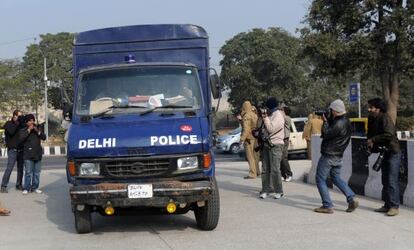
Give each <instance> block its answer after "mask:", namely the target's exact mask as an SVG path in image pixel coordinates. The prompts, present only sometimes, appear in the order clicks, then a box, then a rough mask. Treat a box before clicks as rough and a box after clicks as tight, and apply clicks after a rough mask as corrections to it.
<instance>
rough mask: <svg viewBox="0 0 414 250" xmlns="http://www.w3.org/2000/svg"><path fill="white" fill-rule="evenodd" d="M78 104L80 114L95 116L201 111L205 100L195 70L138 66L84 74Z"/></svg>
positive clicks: (176, 67)
mask: <svg viewBox="0 0 414 250" xmlns="http://www.w3.org/2000/svg"><path fill="white" fill-rule="evenodd" d="M76 102H77V105H76V113H77V114H78V115H94V114H99V113H102V112H105V113H112V114H115V113H132V112H145V111H146V110H148V109H153V110H157V111H159V110H163V106H165V108H168V109H171V108H175V107H176V108H177V109H186V110H188V109H190V110H193V109H200V107H201V102H202V99H201V94H200V84H199V79H198V73H197V69H196V68H193V67H180V66H141V67H139V66H137V67H129V68H123V69H106V70H101V71H93V72H87V73H84V74H83V75H81V78H80V82H79V87H78V95H77V101H76ZM155 108H156V109H155Z"/></svg>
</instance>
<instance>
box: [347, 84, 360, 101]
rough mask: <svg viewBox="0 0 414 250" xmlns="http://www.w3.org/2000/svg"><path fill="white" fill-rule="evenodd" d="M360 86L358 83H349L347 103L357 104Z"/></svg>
mask: <svg viewBox="0 0 414 250" xmlns="http://www.w3.org/2000/svg"><path fill="white" fill-rule="evenodd" d="M359 88H360V86H359V83H351V84H349V102H350V103H357V102H358V99H359V93H360V89H359Z"/></svg>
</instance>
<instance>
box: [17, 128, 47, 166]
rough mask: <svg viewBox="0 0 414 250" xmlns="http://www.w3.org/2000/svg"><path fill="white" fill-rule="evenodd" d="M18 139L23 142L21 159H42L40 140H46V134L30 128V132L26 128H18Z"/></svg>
mask: <svg viewBox="0 0 414 250" xmlns="http://www.w3.org/2000/svg"><path fill="white" fill-rule="evenodd" d="M19 140H20V141H21V142H22V143H23V159H24V160H32V161H39V160H41V159H42V146H41V145H40V140H46V135H45V134H44V133H43V131H41V132H40V133H37V132H36V131H34V130H32V131H31V132H30V133H29V132H28V130H27V128H23V129H20V131H19Z"/></svg>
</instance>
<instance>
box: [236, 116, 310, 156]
mask: <svg viewBox="0 0 414 250" xmlns="http://www.w3.org/2000/svg"><path fill="white" fill-rule="evenodd" d="M291 121H292V123H291V125H292V128H291V130H290V136H289V148H288V150H289V154H306V152H307V151H306V140H305V139H303V138H302V134H303V129H304V127H305V124H306V122H307V121H308V118H306V117H296V118H292V120H291ZM239 155H240V157H242V158H245V152H244V149H243V147H240V148H239Z"/></svg>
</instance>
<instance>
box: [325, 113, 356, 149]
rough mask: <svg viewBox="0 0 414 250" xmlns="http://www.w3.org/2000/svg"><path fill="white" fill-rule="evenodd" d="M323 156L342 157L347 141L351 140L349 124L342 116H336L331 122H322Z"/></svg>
mask: <svg viewBox="0 0 414 250" xmlns="http://www.w3.org/2000/svg"><path fill="white" fill-rule="evenodd" d="M321 137H322V139H323V140H322V145H321V153H322V154H323V155H331V156H341V157H342V156H343V154H344V151H345V149H346V147H347V146H348V143H349V141H350V140H351V123H350V122H349V119H348V118H347V117H346V116H345V115H343V116H337V117H336V118H334V119H333V120H329V121H328V122H324V123H323V126H322V135H321Z"/></svg>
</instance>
